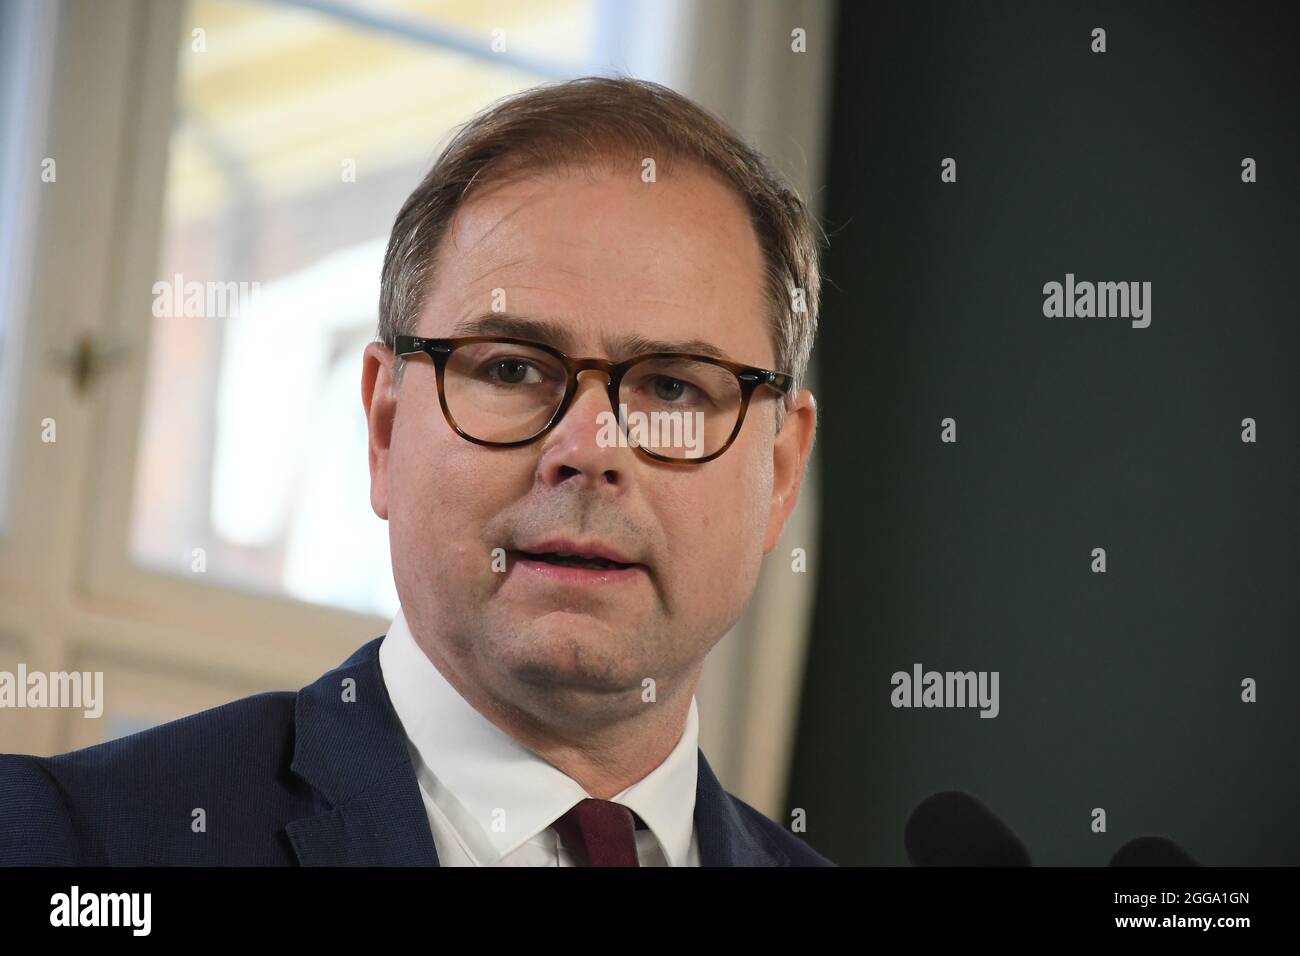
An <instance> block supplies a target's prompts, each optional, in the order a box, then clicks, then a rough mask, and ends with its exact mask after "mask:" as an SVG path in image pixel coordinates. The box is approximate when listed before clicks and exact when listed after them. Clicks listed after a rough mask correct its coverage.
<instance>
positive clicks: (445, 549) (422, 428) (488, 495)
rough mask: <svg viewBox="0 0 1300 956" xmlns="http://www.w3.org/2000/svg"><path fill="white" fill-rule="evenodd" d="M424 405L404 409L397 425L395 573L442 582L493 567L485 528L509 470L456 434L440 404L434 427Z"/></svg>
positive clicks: (393, 458) (392, 518) (392, 519)
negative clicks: (425, 416) (426, 421)
mask: <svg viewBox="0 0 1300 956" xmlns="http://www.w3.org/2000/svg"><path fill="white" fill-rule="evenodd" d="M420 411H425V410H420ZM420 411H417V412H416V414H413V415H408V416H407V417H406V418H403V417H402V416H401V415H399V416H398V421H397V423H396V425H395V427H394V434H393V444H392V451H391V453H390V468H391V474H390V476H389V535H390V538H391V541H392V548H393V560H394V571H395V573H397V574H402V575H407V576H408V578H411V579H419V580H420V581H421V583H422V585H423V586H425V587H434V588H438V587H439V586H440V584H441V582H451V581H452V579H453V578H455V579H458V580H461V581H463V580H464V579H466V578H468V577H472V576H474V575H476V574H478V573H479V572H486V571H487V570H488V569H490V564H491V554H490V553H489V548H488V546H487V544H486V542H484V541H482V540H481V534H482V528H483V525H484V523H485V521H486V519H487V518H488V517H490V516H491V514H492V513H493V510H494V505H495V504H496V503H498V502H500V501H502V500H503V498H502V496H503V495H504V494H505V491H504V490H503V489H502V488H500V487H499V484H500V483H502V482H504V481H506V480H507V475H506V472H505V469H501V468H491V467H485V462H484V455H483V453H482V450H481V449H479V447H478V446H476V445H473V444H471V443H470V442H467V441H465V440H463V439H461V438H460V437H458V436H457V435H455V434H453V433H452V432H451V430H450V429H449V428H448V427H447V426H446V424H445V422H444V421H443V419H442V417H441V415H442V413H441V412H440V411H439V410H438V409H437V408H436V406H435V407H434V408H433V409H432V411H433V412H436V413H437V414H438V416H439V417H438V419H437V421H436V422H434V423H433V425H432V426H431V427H430V426H426V425H424V424H423V423H422V422H421V418H422V416H421V414H420Z"/></svg>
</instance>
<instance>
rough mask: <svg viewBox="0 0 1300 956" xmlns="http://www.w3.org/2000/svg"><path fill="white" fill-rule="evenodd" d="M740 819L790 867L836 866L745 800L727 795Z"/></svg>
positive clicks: (730, 794)
mask: <svg viewBox="0 0 1300 956" xmlns="http://www.w3.org/2000/svg"><path fill="white" fill-rule="evenodd" d="M727 796H728V797H730V798H731V803H732V805H733V806H734V807H735V808H736V812H737V813H738V814H740V818H741V819H742V820H744V821H745V823H746V824H747V825H748V826H749V827H750V828H751V829H752V830H754V831H756V832H757V833H758V834H759V835H760V836H761V837H762V838H763V839H764V840H765V841H766V843H767V844H768V846H769V847H772V848H773V849H774V850H775V851H776V853H777V854H778V855H779V856H784V857H785V858H786V859H787V860H788V861H789V863H788V865H789V866H835V865H836V864H835V863H833V862H831V861H830V860H829V859H827V858H826V857H824V856H822V855H821V854H820V853H818V852H817V851H816V850H814V849H813V848H812V847H811V846H810V845H809V844H807V843H805V842H804V841H803V840H802V839H800V838H799V837H798V836H797V835H796V834H794V833H792V832H791V831H789V830H787V829H786V828H785V827H783V826H781V825H780V824H779V823H777V822H775V821H774V820H771V819H770V818H768V817H767V816H765V815H764V814H762V813H759V812H758V811H757V810H755V809H754V808H753V807H751V806H750V805H749V804H748V803H746V802H745V801H744V800H741V799H740V798H739V797H737V796H735V795H734V794H732V793H728V794H727Z"/></svg>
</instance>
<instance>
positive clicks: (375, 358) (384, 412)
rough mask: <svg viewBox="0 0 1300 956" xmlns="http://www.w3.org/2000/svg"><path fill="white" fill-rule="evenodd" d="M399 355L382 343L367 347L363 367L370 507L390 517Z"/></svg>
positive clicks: (386, 518) (362, 396)
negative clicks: (390, 451)
mask: <svg viewBox="0 0 1300 956" xmlns="http://www.w3.org/2000/svg"><path fill="white" fill-rule="evenodd" d="M396 360H397V356H395V355H394V354H393V351H392V349H390V348H388V347H387V346H385V345H381V344H380V343H379V342H371V343H370V344H369V345H367V346H366V352H365V356H364V361H363V365H362V368H361V404H362V405H363V406H364V407H365V410H366V427H367V429H368V431H369V433H370V507H371V508H373V509H375V514H377V515H379V517H381V518H383V519H384V520H385V521H387V520H388V449H389V446H390V445H391V444H392V440H393V418H394V416H396V414H397V396H396V395H394V394H393V366H394V364H395V363H396Z"/></svg>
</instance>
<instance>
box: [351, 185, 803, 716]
mask: <svg viewBox="0 0 1300 956" xmlns="http://www.w3.org/2000/svg"><path fill="white" fill-rule="evenodd" d="M494 290H499V291H495V292H494ZM502 296H504V303H503V302H502ZM503 304H504V309H502V305H503ZM493 312H504V314H507V315H509V316H511V317H523V318H527V319H534V320H544V321H549V322H552V323H555V324H556V325H558V326H561V327H563V328H564V329H565V330H567V331H568V333H569V334H570V335H571V337H572V339H573V341H572V343H570V344H571V346H572V347H571V348H565V351H566V352H568V354H570V355H577V356H597V357H601V358H606V359H610V360H614V361H618V360H621V359H623V358H626V357H628V356H627V355H624V354H610V353H609V352H607V351H606V349H605V348H604V346H603V343H605V342H611V341H617V340H618V339H620V338H621V337H623V336H631V335H640V336H643V337H646V338H649V339H655V340H689V339H696V338H698V339H704V340H706V341H708V342H710V343H712V344H713V345H715V346H716V347H717V348H719V349H720V350H721V351H722V352H723V353H724V354H725V355H726V356H727V357H728V358H731V359H733V360H735V361H739V362H743V363H746V364H752V365H760V366H763V367H764V368H774V367H775V361H776V356H775V351H774V348H773V343H772V340H771V336H770V332H769V325H768V319H767V316H768V313H769V304H768V301H767V295H766V283H765V280H764V263H763V258H762V254H761V251H760V248H759V245H758V240H757V237H756V236H755V233H754V230H753V227H752V226H751V225H750V223H749V219H748V216H747V213H746V209H745V207H744V205H743V202H742V200H741V199H740V198H739V197H738V196H736V195H735V194H734V193H733V192H732V191H731V190H729V189H728V188H727V187H726V186H725V185H723V184H722V183H721V181H719V180H717V179H715V178H713V176H712V175H710V174H708V173H706V172H704V171H702V170H699V169H696V168H693V167H690V166H683V167H679V168H677V169H675V170H673V171H672V173H671V174H670V175H666V176H661V177H660V178H659V181H658V182H655V183H645V182H643V181H642V180H641V178H640V177H639V175H636V174H633V175H627V174H612V173H609V172H606V171H604V170H603V169H601V170H592V171H589V172H569V171H564V172H561V171H557V172H551V173H547V174H544V175H541V176H537V177H532V178H517V179H511V180H506V181H503V182H501V183H499V184H497V185H494V186H491V187H488V188H486V189H484V190H483V191H482V192H479V193H476V194H475V195H474V196H473V197H472V198H471V199H470V200H469V201H468V202H467V203H466V204H465V205H464V206H462V207H461V209H460V211H459V213H458V214H457V216H456V217H455V219H454V220H453V222H452V224H451V227H450V230H449V232H448V234H447V236H446V237H445V238H444V240H443V243H442V246H441V248H440V250H439V258H438V268H437V271H436V275H435V276H434V279H433V282H432V286H431V288H430V289H429V290H428V294H427V298H426V302H425V307H424V309H423V312H422V314H421V316H420V319H419V325H418V328H417V329H416V330H415V331H414V334H416V335H419V336H424V337H429V338H437V337H451V336H453V335H455V334H456V330H455V328H454V327H455V326H456V325H457V323H459V322H462V321H465V320H471V319H476V318H480V317H482V316H484V315H487V314H489V313H493ZM529 337H532V336H529ZM551 344H554V345H557V346H560V347H562V348H564V347H565V343H560V342H552V343H551ZM391 368H392V357H391V353H390V352H388V350H386V349H384V348H382V347H381V346H379V345H372V346H370V348H369V349H368V351H367V356H366V370H365V376H364V380H363V394H364V398H365V403H366V409H367V416H368V418H369V421H370V433H371V443H370V464H371V476H372V486H371V501H372V505H373V507H374V509H375V511H376V513H377V514H378V515H379V516H380V517H382V518H386V519H387V520H388V521H389V535H390V541H391V545H392V557H393V572H394V577H395V580H396V585H397V592H398V595H399V597H400V599H401V603H402V608H403V611H404V613H405V615H406V617H407V619H408V621H409V622H410V624H411V628H412V631H413V633H414V634H415V635H416V636H417V639H419V640H420V641H421V643H422V645H424V646H425V648H426V651H430V652H431V653H433V654H434V655H435V656H436V657H439V658H441V660H442V661H444V662H445V663H446V664H448V665H450V667H451V669H452V670H453V671H454V672H455V674H456V675H457V677H458V681H457V683H458V684H461V685H468V686H469V687H470V688H471V689H472V690H473V691H474V692H475V693H477V694H482V695H486V696H487V697H489V698H491V699H493V700H494V701H496V702H497V703H498V704H507V705H510V706H513V707H517V708H520V709H522V710H523V711H524V712H526V713H531V714H533V715H534V716H542V715H543V714H545V715H546V717H547V719H550V720H554V719H556V718H557V716H559V715H563V714H567V715H568V716H569V717H571V718H577V719H582V718H583V717H586V718H595V717H599V718H600V719H605V720H608V719H609V718H610V717H611V716H615V715H618V714H621V713H628V712H630V711H631V709H632V708H634V707H636V706H638V705H639V704H640V700H641V692H642V681H643V680H644V679H645V678H653V679H654V681H655V683H656V693H657V695H658V697H659V698H660V699H662V698H663V697H664V696H665V695H675V694H677V693H679V692H693V690H694V686H695V681H696V679H697V678H698V675H699V669H700V666H701V665H702V663H703V659H704V656H705V655H706V653H707V652H708V650H709V649H710V648H711V647H712V646H713V645H714V644H715V643H716V642H717V641H718V640H719V639H720V638H721V637H722V636H723V635H724V634H725V633H726V632H727V631H728V630H729V629H730V628H731V627H732V625H733V624H734V623H735V622H736V620H737V619H738V618H739V616H740V614H741V612H742V611H743V609H744V606H745V604H746V603H747V602H748V600H749V598H750V596H751V594H752V593H753V590H754V586H755V583H756V580H757V576H758V572H759V566H760V559H761V557H762V555H763V554H765V553H766V552H767V551H770V550H771V549H772V548H773V547H774V546H775V544H776V541H777V539H778V537H779V536H780V532H781V528H782V526H783V525H784V523H785V520H786V518H787V516H788V515H789V513H790V511H791V510H792V508H793V507H794V504H795V501H796V499H797V494H798V486H799V480H800V478H801V477H802V474H803V470H804V464H805V462H806V459H807V455H808V453H809V450H810V448H811V442H812V434H813V428H814V424H815V410H814V407H813V403H812V398H811V395H809V394H808V393H806V392H803V393H800V395H799V397H798V401H797V406H796V408H795V410H794V411H793V412H791V413H790V414H789V417H788V420H787V421H786V423H785V426H784V427H783V429H782V431H781V434H780V435H779V436H776V434H775V431H776V429H775V421H774V403H775V402H778V401H780V397H779V396H778V395H777V393H776V392H774V391H772V390H770V389H766V388H760V389H759V390H758V391H757V392H756V393H755V398H754V401H753V403H752V404H751V407H750V409H749V413H748V415H747V416H746V420H745V424H744V427H743V428H742V430H741V432H740V435H739V436H738V437H737V439H736V441H735V443H734V444H733V445H732V446H731V447H730V448H729V449H728V450H727V452H726V453H725V454H723V455H722V456H721V457H720V458H717V459H715V460H713V461H711V462H708V463H705V464H700V465H671V464H664V463H660V462H654V461H651V460H648V459H646V458H645V457H643V456H642V455H640V454H639V453H638V452H637V451H635V450H634V449H632V448H628V447H602V445H603V444H608V443H603V442H601V441H599V440H598V436H599V435H600V433H601V425H602V422H601V421H600V420H599V419H598V417H597V416H598V415H599V414H600V413H601V412H606V413H608V412H610V411H611V408H610V403H609V398H608V395H607V392H606V390H605V383H606V380H605V378H604V376H603V375H602V374H600V373H596V372H584V373H583V374H582V375H581V377H580V380H579V381H580V387H579V389H578V393H577V395H576V396H575V398H574V401H573V404H572V405H571V406H570V407H569V409H568V411H567V413H566V414H565V416H564V418H563V419H562V420H561V421H560V423H559V424H558V425H557V426H556V427H555V428H554V429H553V430H552V431H550V432H548V433H547V434H546V435H544V436H543V437H542V438H540V439H538V440H537V441H535V442H533V443H532V444H530V445H525V446H522V447H518V448H490V447H484V446H480V445H476V444H473V443H471V442H468V441H466V440H464V439H463V438H461V437H459V436H458V435H456V434H455V433H454V432H453V431H452V430H451V428H450V427H449V426H448V424H447V422H446V420H445V419H444V417H443V414H442V411H441V409H440V408H439V404H438V394H437V388H436V384H435V383H436V380H435V372H434V368H433V365H432V363H431V362H430V361H429V360H427V359H426V358H423V357H416V358H415V359H414V360H412V361H411V362H410V363H409V364H408V366H407V368H406V369H405V371H404V373H403V376H404V377H403V380H402V382H401V385H400V387H399V389H398V390H397V392H396V394H395V396H393V395H390V393H389V383H390V381H391ZM555 539H567V540H569V541H573V542H578V543H583V544H586V543H596V544H602V545H604V546H606V547H608V548H611V549H613V550H614V551H616V552H619V553H621V554H622V555H623V556H624V557H625V558H626V559H627V560H629V561H634V562H637V563H638V564H639V565H640V567H639V568H638V569H636V570H634V571H633V572H632V573H625V574H622V575H617V576H613V577H612V578H611V577H608V576H601V575H599V574H597V573H594V572H593V573H591V574H588V575H585V578H586V580H581V581H574V580H561V576H560V575H556V574H553V573H548V571H547V569H546V568H539V567H538V566H537V565H535V564H529V563H528V562H526V561H521V560H517V559H518V558H519V555H518V553H517V552H518V551H520V550H525V551H528V550H534V549H536V546H537V545H538V544H539V543H543V542H548V541H554V540H555ZM495 549H504V551H505V553H506V560H505V565H506V568H507V570H505V571H504V572H501V571H499V570H494V550H495ZM500 566H501V563H500V561H497V562H495V567H497V568H499V567H500ZM574 576H577V577H583V575H582V574H581V573H578V574H577V575H574ZM462 692H464V690H462Z"/></svg>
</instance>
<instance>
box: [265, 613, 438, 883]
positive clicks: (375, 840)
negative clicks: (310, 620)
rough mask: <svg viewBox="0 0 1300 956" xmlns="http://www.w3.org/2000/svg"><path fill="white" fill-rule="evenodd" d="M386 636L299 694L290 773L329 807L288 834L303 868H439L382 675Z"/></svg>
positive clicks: (289, 828) (301, 821)
mask: <svg viewBox="0 0 1300 956" xmlns="http://www.w3.org/2000/svg"><path fill="white" fill-rule="evenodd" d="M382 640H383V638H376V639H375V640H373V641H370V642H369V643H368V644H366V645H364V646H363V647H361V648H360V649H359V650H358V651H357V652H356V653H355V654H353V655H352V656H351V657H350V658H348V660H346V661H345V662H344V663H343V664H342V665H340V666H339V667H337V668H335V669H334V670H332V671H330V672H329V673H327V674H325V675H324V676H322V677H321V678H320V679H319V680H317V681H316V682H315V683H313V684H311V685H309V686H307V687H304V688H303V689H302V690H301V691H299V692H298V698H297V702H296V704H295V706H294V756H293V763H292V764H291V766H290V769H291V770H292V771H293V772H294V773H295V774H297V775H298V776H299V777H301V778H302V779H303V780H305V781H306V782H307V783H309V784H310V785H311V786H312V787H313V788H315V789H316V791H318V796H319V798H320V800H321V802H322V803H323V804H324V806H323V808H322V809H321V811H320V812H318V813H315V814H313V815H310V816H306V817H302V818H301V819H298V820H294V821H292V822H291V823H290V824H289V825H288V826H287V827H286V828H285V832H286V833H287V835H288V837H289V842H290V843H291V844H292V846H293V849H294V852H295V853H296V854H297V856H298V862H299V863H301V864H302V865H303V866H437V865H438V852H437V850H436V849H435V848H434V844H433V833H432V832H431V831H430V829H429V818H428V816H427V813H426V811H425V808H424V801H423V800H422V799H421V797H420V789H419V785H418V784H417V783H416V780H415V771H414V769H412V767H411V760H410V756H409V755H408V754H407V752H406V738H405V734H404V732H403V730H402V727H401V724H400V723H399V722H398V719H397V714H396V712H395V711H394V710H393V705H392V702H391V701H390V700H389V698H388V690H387V688H386V687H385V686H384V681H383V677H382V675H381V674H380V672H379V644H380V642H381V641H382Z"/></svg>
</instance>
